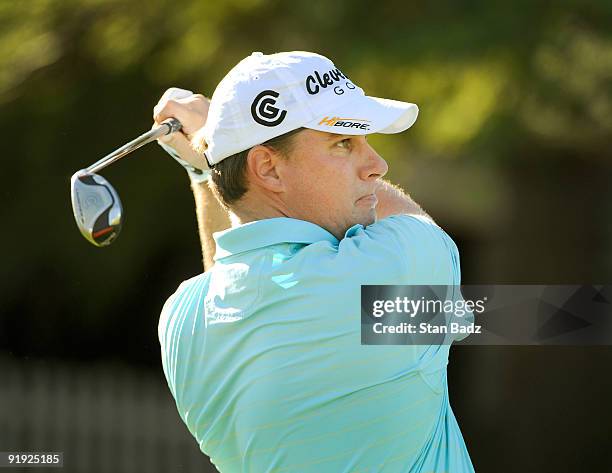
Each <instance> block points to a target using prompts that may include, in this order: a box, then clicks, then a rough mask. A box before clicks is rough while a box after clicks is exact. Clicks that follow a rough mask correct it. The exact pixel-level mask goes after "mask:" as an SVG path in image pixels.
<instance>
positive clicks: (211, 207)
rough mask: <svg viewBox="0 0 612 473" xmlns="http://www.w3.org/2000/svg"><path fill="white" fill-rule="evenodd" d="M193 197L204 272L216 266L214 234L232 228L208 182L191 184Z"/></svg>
mask: <svg viewBox="0 0 612 473" xmlns="http://www.w3.org/2000/svg"><path fill="white" fill-rule="evenodd" d="M191 189H192V190H193V197H194V198H195V204H196V215H197V218H198V230H199V233H200V243H201V244H202V260H203V263H204V270H205V271H207V270H209V269H210V268H211V267H212V265H213V264H214V259H213V258H214V256H215V251H216V245H215V240H214V239H213V236H212V234H213V233H214V232H220V231H222V230H225V229H227V228H229V227H230V226H231V223H230V220H229V216H228V214H227V212H226V210H225V209H224V208H223V207H221V205H220V204H219V201H218V200H217V199H216V197H215V196H214V194H213V193H212V191H211V190H210V187H209V186H208V182H206V181H205V182H201V183H195V182H192V183H191Z"/></svg>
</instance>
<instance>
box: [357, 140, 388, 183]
mask: <svg viewBox="0 0 612 473" xmlns="http://www.w3.org/2000/svg"><path fill="white" fill-rule="evenodd" d="M388 170H389V166H388V165H387V161H385V160H384V159H383V158H382V157H381V156H380V155H379V154H378V153H377V152H376V150H375V149H374V148H372V147H371V146H370V145H369V144H368V143H367V142H366V165H365V166H364V167H363V176H362V177H363V179H366V180H369V179H378V178H380V177H383V176H384V175H385V174H387V171H388Z"/></svg>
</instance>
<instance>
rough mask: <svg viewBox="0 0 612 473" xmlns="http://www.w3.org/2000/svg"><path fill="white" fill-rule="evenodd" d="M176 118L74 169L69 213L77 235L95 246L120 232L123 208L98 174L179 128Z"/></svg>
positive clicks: (114, 193) (108, 184)
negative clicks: (77, 229)
mask: <svg viewBox="0 0 612 473" xmlns="http://www.w3.org/2000/svg"><path fill="white" fill-rule="evenodd" d="M181 126H182V125H181V122H179V121H178V120H177V119H176V118H170V119H168V120H164V121H163V122H162V123H161V124H160V125H159V126H158V127H156V128H153V129H152V130H150V131H148V132H146V133H144V134H142V135H140V136H139V137H138V138H136V139H134V140H132V141H130V142H129V143H127V144H125V145H123V146H122V147H121V148H118V149H116V150H115V151H113V152H112V153H110V154H108V155H106V156H104V157H103V158H102V159H100V160H99V161H97V162H95V163H94V164H92V165H91V166H89V167H87V168H85V169H81V170H79V171H77V172H75V173H74V174H73V175H72V178H71V179H70V196H71V199H72V212H73V214H74V219H75V220H76V224H77V227H79V230H80V231H81V234H82V235H83V236H84V237H85V238H86V239H87V240H88V241H89V242H91V243H92V244H94V245H96V246H100V247H102V246H108V245H110V244H111V243H112V242H113V241H115V239H116V238H117V236H118V235H119V232H120V231H121V220H122V214H123V208H122V206H121V200H120V199H119V195H118V194H117V192H116V191H115V189H113V186H111V185H110V183H109V182H108V181H107V180H106V179H104V178H103V177H102V176H99V175H97V174H96V173H97V172H98V171H101V170H102V169H104V168H105V167H106V166H109V165H111V164H112V163H114V162H115V161H118V160H119V159H121V158H123V157H124V156H126V155H127V154H129V153H131V152H132V151H135V150H137V149H138V148H140V147H141V146H144V145H146V144H147V143H150V142H151V141H155V140H156V139H158V138H160V137H161V136H164V135H169V134H170V133H174V132H176V131H179V130H180V129H181Z"/></svg>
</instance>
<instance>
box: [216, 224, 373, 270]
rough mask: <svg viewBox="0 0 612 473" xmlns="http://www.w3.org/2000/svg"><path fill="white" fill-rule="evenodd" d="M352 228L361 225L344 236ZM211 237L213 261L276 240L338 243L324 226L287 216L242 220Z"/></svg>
mask: <svg viewBox="0 0 612 473" xmlns="http://www.w3.org/2000/svg"><path fill="white" fill-rule="evenodd" d="M355 227H361V225H354V226H353V227H351V228H349V229H348V230H347V232H346V235H349V234H350V233H352V231H353V230H354V229H355ZM346 235H345V236H346ZM213 238H214V239H215V243H216V244H217V251H216V253H215V261H217V260H219V259H221V258H225V257H227V256H231V255H235V254H238V253H243V252H245V251H249V250H255V249H257V248H263V247H265V246H270V245H276V244H279V243H305V244H311V243H316V242H318V241H329V242H330V243H332V244H334V245H337V244H338V239H337V238H336V237H335V236H334V235H332V234H331V233H330V232H328V231H327V230H325V229H324V228H322V227H320V226H318V225H316V224H314V223H312V222H307V221H305V220H298V219H295V218H288V217H276V218H269V219H265V220H256V221H255V222H248V223H243V224H242V225H239V226H237V227H232V228H228V229H227V230H223V231H221V232H215V233H213Z"/></svg>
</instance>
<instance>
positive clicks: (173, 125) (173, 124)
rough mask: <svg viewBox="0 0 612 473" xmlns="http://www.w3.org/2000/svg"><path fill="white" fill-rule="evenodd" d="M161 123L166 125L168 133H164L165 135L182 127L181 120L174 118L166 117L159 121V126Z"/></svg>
mask: <svg viewBox="0 0 612 473" xmlns="http://www.w3.org/2000/svg"><path fill="white" fill-rule="evenodd" d="M161 125H167V126H168V133H166V135H169V134H170V133H175V132H177V131H179V130H180V129H181V128H182V127H183V125H182V124H181V122H179V121H178V120H177V119H176V118H168V119H167V120H164V121H163V122H161V124H160V126H161Z"/></svg>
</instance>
